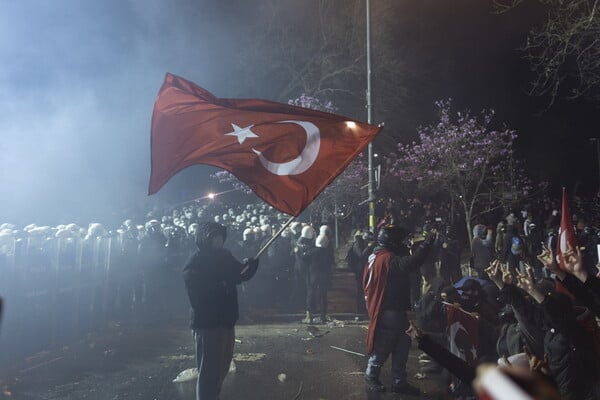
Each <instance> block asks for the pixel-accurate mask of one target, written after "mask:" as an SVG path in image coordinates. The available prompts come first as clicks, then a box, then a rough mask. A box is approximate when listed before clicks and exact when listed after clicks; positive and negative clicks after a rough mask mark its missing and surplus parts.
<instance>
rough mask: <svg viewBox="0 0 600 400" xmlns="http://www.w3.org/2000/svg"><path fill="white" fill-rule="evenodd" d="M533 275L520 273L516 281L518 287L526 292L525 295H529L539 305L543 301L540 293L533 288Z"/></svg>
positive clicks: (542, 295)
mask: <svg viewBox="0 0 600 400" xmlns="http://www.w3.org/2000/svg"><path fill="white" fill-rule="evenodd" d="M532 275H533V274H529V273H527V272H526V273H520V272H518V275H517V281H518V282H519V287H520V288H521V289H523V290H524V291H526V292H527V293H529V295H530V296H531V297H533V298H534V299H535V301H537V302H538V303H541V302H543V301H544V298H545V296H544V294H543V293H541V292H540V291H539V290H538V289H537V288H536V287H535V284H534V282H535V280H534V279H533V276H532Z"/></svg>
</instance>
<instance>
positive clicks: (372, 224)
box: [366, 0, 375, 233]
mask: <svg viewBox="0 0 600 400" xmlns="http://www.w3.org/2000/svg"><path fill="white" fill-rule="evenodd" d="M366 1H367V4H366V6H367V11H366V15H367V93H366V97H367V123H369V124H372V123H373V104H372V103H371V5H370V2H369V0H366ZM367 151H368V169H367V171H368V174H369V185H368V191H369V192H368V194H369V197H368V201H369V230H370V231H371V232H373V233H374V232H375V190H374V179H373V143H369V147H368V150H367Z"/></svg>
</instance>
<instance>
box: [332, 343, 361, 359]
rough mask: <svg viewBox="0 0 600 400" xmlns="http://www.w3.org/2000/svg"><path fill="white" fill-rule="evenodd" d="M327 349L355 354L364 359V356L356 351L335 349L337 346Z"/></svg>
mask: <svg viewBox="0 0 600 400" xmlns="http://www.w3.org/2000/svg"><path fill="white" fill-rule="evenodd" d="M329 347H331V348H332V349H335V350H340V351H345V352H346V353H350V354H355V355H357V356H361V357H365V355H364V354H362V353H357V352H356V351H352V350H348V349H343V348H341V347H337V346H329Z"/></svg>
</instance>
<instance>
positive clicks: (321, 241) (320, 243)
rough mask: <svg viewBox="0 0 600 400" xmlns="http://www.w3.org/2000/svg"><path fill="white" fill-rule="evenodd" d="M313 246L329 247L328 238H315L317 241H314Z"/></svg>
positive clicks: (323, 236)
mask: <svg viewBox="0 0 600 400" xmlns="http://www.w3.org/2000/svg"><path fill="white" fill-rule="evenodd" d="M315 246H317V247H328V246H329V238H328V237H327V236H326V235H323V234H321V235H319V236H317V240H316V241H315Z"/></svg>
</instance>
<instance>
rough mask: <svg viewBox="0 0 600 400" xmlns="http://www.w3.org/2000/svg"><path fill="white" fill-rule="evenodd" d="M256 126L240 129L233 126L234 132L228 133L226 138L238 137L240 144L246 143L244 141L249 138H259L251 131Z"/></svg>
mask: <svg viewBox="0 0 600 400" xmlns="http://www.w3.org/2000/svg"><path fill="white" fill-rule="evenodd" d="M253 126H254V125H250V126H247V127H245V128H240V127H239V126H237V125H236V124H231V127H232V128H233V132H229V133H226V134H225V135H226V136H236V137H237V140H238V142H239V144H242V143H244V140H246V139H247V138H249V137H250V138H257V137H258V136H257V135H256V134H255V133H254V132H252V131H251V130H250V128H252V127H253Z"/></svg>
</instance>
